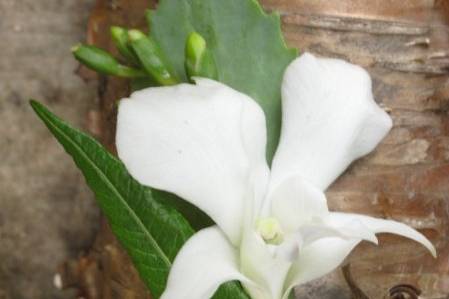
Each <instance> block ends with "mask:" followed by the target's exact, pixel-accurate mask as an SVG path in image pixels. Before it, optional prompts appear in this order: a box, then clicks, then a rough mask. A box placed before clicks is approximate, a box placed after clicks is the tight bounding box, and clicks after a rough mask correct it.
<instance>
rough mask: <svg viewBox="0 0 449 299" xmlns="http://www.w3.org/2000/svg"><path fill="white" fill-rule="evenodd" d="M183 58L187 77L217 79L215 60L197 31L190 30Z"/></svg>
mask: <svg viewBox="0 0 449 299" xmlns="http://www.w3.org/2000/svg"><path fill="white" fill-rule="evenodd" d="M185 58H186V61H185V68H186V72H187V75H188V76H189V78H191V77H205V78H211V79H217V77H218V75H217V68H216V65H215V61H214V59H213V57H212V54H211V52H210V51H209V50H208V49H207V44H206V40H205V39H204V38H203V37H202V36H201V35H200V34H198V33H197V32H192V33H191V34H190V35H189V37H188V38H187V42H186V48H185Z"/></svg>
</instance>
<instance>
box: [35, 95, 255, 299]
mask: <svg viewBox="0 0 449 299" xmlns="http://www.w3.org/2000/svg"><path fill="white" fill-rule="evenodd" d="M30 104H31V106H32V108H33V109H34V111H35V112H36V114H37V115H38V116H39V118H40V119H41V120H42V121H43V122H44V123H45V125H46V126H47V128H48V129H49V130H50V132H51V133H52V134H53V135H54V136H55V137H56V139H57V140H58V141H59V143H61V145H62V146H63V147H64V149H65V150H66V152H67V153H68V154H69V155H71V156H72V158H73V160H74V161H75V163H76V165H77V166H78V168H79V169H80V170H81V171H82V173H83V174H84V177H85V179H86V182H87V184H88V185H89V187H90V188H91V189H92V191H93V192H94V193H95V196H96V199H97V202H98V204H99V205H100V207H101V209H102V210H103V212H104V214H105V215H106V217H107V218H108V220H109V223H110V225H111V228H112V230H113V232H114V234H115V235H116V236H117V238H118V239H119V241H120V242H121V243H122V245H123V246H124V248H125V249H126V250H127V251H128V253H129V255H130V256H131V258H132V260H133V262H134V264H135V266H136V268H137V270H138V271H139V273H140V275H141V277H142V279H143V281H144V282H145V283H146V285H147V286H148V288H149V289H150V291H151V292H152V294H153V296H154V297H155V298H159V296H160V295H161V293H162V292H163V290H164V289H165V285H166V281H167V276H168V273H169V271H170V267H171V264H172V261H173V260H174V258H175V256H176V254H177V253H178V251H179V249H180V248H181V247H182V245H183V244H184V243H185V241H186V240H187V239H188V238H189V237H190V236H191V235H192V234H193V233H194V231H193V229H192V228H191V226H190V225H189V223H188V222H187V221H186V220H185V219H184V218H183V217H182V216H181V214H179V213H178V212H177V211H176V210H175V209H173V208H171V207H170V206H169V205H167V204H166V203H165V200H166V198H167V193H166V192H161V191H156V190H154V191H153V190H150V189H149V188H147V187H144V186H142V185H140V184H139V183H138V182H137V181H135V180H134V179H133V178H132V177H131V176H130V175H129V173H128V172H127V170H126V168H125V166H124V165H123V164H122V163H121V162H120V161H119V160H118V159H117V158H115V157H114V156H112V155H111V154H110V153H109V152H108V151H107V150H106V149H105V148H104V147H103V146H102V145H101V144H99V143H98V142H97V141H96V140H95V139H93V138H92V137H90V136H88V135H86V134H84V133H82V132H81V131H79V130H77V129H74V128H72V127H70V126H69V125H68V124H66V123H65V122H64V121H62V120H61V119H60V118H58V117H57V116H55V115H54V114H52V113H51V112H50V111H49V110H48V109H47V108H45V107H44V106H43V105H42V104H40V103H38V102H36V101H30ZM214 298H217V299H234V298H238V299H248V297H247V295H246V294H245V293H244V292H243V290H242V288H241V286H240V285H239V284H238V283H236V282H230V283H227V284H224V285H223V286H222V287H220V289H219V291H218V292H217V294H216V296H215V297H214Z"/></svg>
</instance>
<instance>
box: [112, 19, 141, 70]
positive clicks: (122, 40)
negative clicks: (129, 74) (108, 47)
mask: <svg viewBox="0 0 449 299" xmlns="http://www.w3.org/2000/svg"><path fill="white" fill-rule="evenodd" d="M111 37H112V40H113V41H114V44H115V46H116V47H117V49H118V51H119V52H120V54H121V55H122V56H123V57H124V58H126V60H127V61H128V62H130V63H132V64H134V65H138V64H139V63H138V62H139V60H138V59H137V56H136V55H135V54H134V53H133V50H132V48H131V46H130V45H129V43H128V30H126V29H125V28H122V27H119V26H112V27H111Z"/></svg>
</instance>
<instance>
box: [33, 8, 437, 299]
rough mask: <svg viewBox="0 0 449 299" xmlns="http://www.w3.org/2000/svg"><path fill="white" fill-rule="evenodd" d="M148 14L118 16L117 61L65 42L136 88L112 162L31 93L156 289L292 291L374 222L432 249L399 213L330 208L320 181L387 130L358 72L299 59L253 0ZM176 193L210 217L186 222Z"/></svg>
mask: <svg viewBox="0 0 449 299" xmlns="http://www.w3.org/2000/svg"><path fill="white" fill-rule="evenodd" d="M146 16H147V19H148V21H149V23H150V28H151V31H150V34H149V35H146V34H144V33H142V32H141V31H138V30H135V29H132V30H128V29H126V28H121V27H113V28H111V37H112V40H113V41H114V43H115V45H116V47H117V50H118V52H119V53H120V57H115V56H113V55H112V54H110V53H108V52H106V51H104V50H102V49H98V48H96V47H94V46H91V45H78V46H76V47H74V48H73V54H74V56H75V58H76V59H78V60H79V61H80V62H81V63H83V64H84V65H86V66H88V67H90V68H91V69H93V70H95V71H97V72H99V73H101V74H103V75H112V76H119V77H124V78H127V79H129V80H130V81H131V85H132V87H133V89H134V90H135V91H134V92H133V93H132V94H131V95H130V96H129V98H126V99H122V100H120V101H119V102H118V116H117V136H116V145H117V152H118V157H119V159H117V158H116V157H114V156H113V155H111V154H110V153H108V151H107V150H106V149H105V148H104V147H102V146H101V145H100V144H99V143H98V142H96V141H95V140H94V139H93V138H92V137H90V136H87V135H86V134H84V133H82V132H80V131H78V130H76V129H74V128H72V127H70V126H69V125H68V124H66V123H65V122H64V121H63V120H61V119H60V118H58V117H56V116H55V115H54V114H52V113H51V112H50V111H48V110H47V109H46V108H45V107H43V106H42V105H41V104H39V103H37V102H35V101H32V102H31V105H32V107H33V108H34V110H35V111H36V113H37V114H38V116H39V117H40V118H41V119H42V120H43V122H44V123H45V124H46V125H47V127H48V128H49V129H50V131H51V132H52V134H53V135H54V136H55V137H56V138H57V139H58V141H59V142H60V143H61V144H62V145H63V146H64V148H65V150H66V151H67V153H69V154H70V155H71V156H72V157H73V159H74V161H75V162H76V165H77V166H78V167H79V168H80V170H81V171H82V172H83V174H84V176H85V178H86V181H87V183H88V184H89V186H90V188H91V189H92V190H93V192H94V193H95V195H96V199H97V201H98V203H99V205H100V207H101V208H102V210H103V212H104V214H105V215H106V217H107V218H108V221H109V223H110V225H111V228H112V230H113V231H114V233H115V235H116V236H117V238H118V239H119V240H120V242H121V243H122V245H123V246H124V248H125V249H126V250H127V251H128V253H129V255H130V256H131V258H132V259H133V262H134V265H135V266H136V268H137V270H138V271H139V273H140V275H141V277H142V279H143V281H144V282H145V283H146V285H147V286H148V288H149V290H150V291H151V293H152V295H153V296H154V298H163V299H179V298H191V299H207V298H210V297H212V296H213V297H214V298H217V299H230V298H232V299H234V298H240V299H248V298H249V297H251V298H254V299H286V298H288V297H289V296H290V294H291V291H292V288H293V287H295V286H296V285H300V284H303V283H306V282H308V281H311V280H313V279H315V278H318V277H320V276H323V275H325V274H327V273H329V272H330V271H332V270H333V269H335V268H337V267H338V266H339V265H340V264H341V263H342V262H343V260H344V259H345V257H346V256H347V255H348V254H349V253H350V252H351V251H352V249H353V248H354V247H355V246H356V245H357V244H359V243H360V242H361V241H363V240H365V241H369V242H373V243H377V238H376V234H377V233H382V232H386V233H393V234H398V235H401V236H404V237H407V238H410V239H412V240H415V241H417V242H419V243H421V244H422V245H424V246H425V247H426V248H428V249H429V251H430V252H431V253H432V254H433V255H434V256H435V255H436V251H435V248H434V247H433V245H432V244H431V243H430V242H429V240H427V239H426V238H425V237H424V236H423V235H422V234H421V233H419V232H417V231H416V230H414V229H412V228H411V227H409V226H407V225H405V224H402V223H399V222H396V221H393V220H385V219H377V218H373V217H369V216H364V215H358V214H349V213H345V212H335V211H330V210H329V209H328V205H327V200H326V196H325V193H324V192H325V191H326V189H327V188H328V186H329V185H330V184H332V182H333V181H335V179H337V178H338V177H339V176H340V175H341V174H342V173H343V172H344V171H345V170H346V169H347V168H348V166H349V165H350V164H351V163H352V162H353V161H355V160H356V159H358V158H360V157H362V156H365V155H367V154H368V153H370V152H371V151H373V150H374V149H375V148H376V146H377V145H378V144H379V142H381V140H382V139H383V138H384V137H385V136H386V135H387V134H388V132H389V130H390V129H391V127H392V120H391V118H390V116H389V115H388V114H387V113H386V112H385V111H383V110H382V109H381V108H380V107H379V106H378V105H377V104H376V102H375V100H374V98H373V95H372V87H371V78H370V76H369V74H368V73H367V72H366V71H365V70H364V69H363V68H361V67H359V66H356V65H354V64H351V63H349V62H346V61H343V60H339V59H331V58H320V57H316V56H314V55H312V54H309V53H302V54H301V55H300V56H299V57H298V55H297V51H296V50H292V49H288V48H287V47H286V45H285V43H284V41H283V38H282V36H281V31H280V24H279V16H277V15H267V14H265V13H264V12H263V10H262V9H261V7H260V6H259V4H258V3H257V1H254V0H229V1H223V0H210V1H194V0H161V1H160V3H159V5H158V9H157V10H156V11H149V12H147V15H146ZM281 111H282V112H281ZM175 196H177V199H178V200H184V201H187V202H189V203H190V204H191V206H189V209H190V210H191V211H193V210H195V211H196V210H197V209H199V210H201V211H203V212H204V213H205V214H207V215H209V217H210V218H211V219H212V220H213V222H214V224H213V225H212V226H208V225H207V224H206V223H201V224H200V229H198V230H194V229H193V228H192V225H191V224H190V223H189V221H188V220H195V219H191V218H189V217H188V215H187V214H188V213H184V211H183V210H182V209H181V208H180V207H179V206H177V205H176V204H174V201H172V200H170V199H172V198H173V197H175ZM235 281H239V283H237V282H235Z"/></svg>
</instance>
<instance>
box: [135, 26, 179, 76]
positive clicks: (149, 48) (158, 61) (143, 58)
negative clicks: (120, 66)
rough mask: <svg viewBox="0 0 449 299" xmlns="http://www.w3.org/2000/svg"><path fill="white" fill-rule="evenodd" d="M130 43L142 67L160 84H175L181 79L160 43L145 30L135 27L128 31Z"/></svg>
mask: <svg viewBox="0 0 449 299" xmlns="http://www.w3.org/2000/svg"><path fill="white" fill-rule="evenodd" d="M128 36H129V40H130V44H131V46H132V48H133V50H134V52H135V53H136V55H137V57H138V58H139V61H140V63H141V65H142V67H143V68H144V69H145V71H146V72H147V73H148V74H150V75H151V76H152V77H153V79H154V80H155V81H156V82H157V83H159V84H160V85H174V84H177V83H178V82H179V81H178V80H177V79H176V78H175V76H174V72H173V71H172V70H171V69H170V67H169V64H168V62H167V60H166V58H165V56H164V55H163V53H162V50H161V48H160V47H159V45H158V44H157V43H156V42H155V41H154V40H153V39H152V38H151V37H148V36H146V35H145V34H144V33H143V32H141V31H139V30H136V29H133V30H129V31H128Z"/></svg>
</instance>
